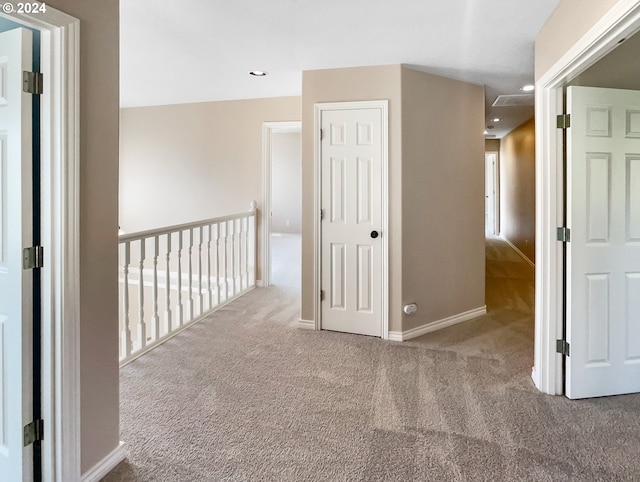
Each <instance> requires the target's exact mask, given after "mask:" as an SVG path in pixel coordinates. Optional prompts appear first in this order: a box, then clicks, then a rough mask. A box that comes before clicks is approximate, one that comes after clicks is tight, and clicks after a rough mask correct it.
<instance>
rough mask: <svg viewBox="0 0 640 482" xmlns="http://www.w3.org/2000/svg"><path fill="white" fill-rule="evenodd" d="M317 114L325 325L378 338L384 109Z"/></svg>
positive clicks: (382, 233) (380, 303)
mask: <svg viewBox="0 0 640 482" xmlns="http://www.w3.org/2000/svg"><path fill="white" fill-rule="evenodd" d="M321 115H322V117H321V128H322V140H321V146H320V148H321V153H320V161H321V171H322V173H321V174H322V181H321V182H322V188H321V191H322V196H321V197H322V199H321V203H322V204H321V208H322V212H323V216H322V234H321V238H322V239H321V258H322V270H321V276H322V284H321V289H322V293H323V294H324V296H323V297H322V300H321V319H322V329H323V330H335V331H343V332H348V333H357V334H361V335H371V336H383V320H382V306H383V301H382V300H383V265H382V263H383V243H382V239H381V237H382V236H386V235H387V233H385V232H382V229H383V213H382V209H383V202H382V195H383V193H382V189H383V181H382V179H383V157H384V156H383V148H384V145H385V144H384V142H383V110H382V109H381V108H360V109H358V108H353V109H349V108H344V109H336V110H323V111H322V114H321Z"/></svg>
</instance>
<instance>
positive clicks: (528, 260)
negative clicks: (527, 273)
mask: <svg viewBox="0 0 640 482" xmlns="http://www.w3.org/2000/svg"><path fill="white" fill-rule="evenodd" d="M500 239H502V240H503V241H504V242H505V243H507V244H508V245H509V246H511V248H513V250H514V251H515V252H516V253H518V254H519V255H520V257H521V258H522V259H524V260H525V261H526V262H527V263H529V264H530V265H531V266H533V267H534V268H535V267H536V265H535V264H534V263H533V261H531V260H530V259H529V258H527V257H526V256H525V254H524V253H523V252H522V251H520V250H519V249H518V248H517V247H516V245H515V244H513V243H512V242H511V241H509V240H508V239H507V238H505V237H504V236H500Z"/></svg>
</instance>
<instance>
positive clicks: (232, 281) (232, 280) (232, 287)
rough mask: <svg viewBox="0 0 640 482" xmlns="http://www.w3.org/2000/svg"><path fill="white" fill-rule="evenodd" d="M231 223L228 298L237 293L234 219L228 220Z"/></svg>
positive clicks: (228, 242)
mask: <svg viewBox="0 0 640 482" xmlns="http://www.w3.org/2000/svg"><path fill="white" fill-rule="evenodd" d="M229 225H231V227H230V229H229V234H230V235H231V239H230V240H229V236H227V246H228V248H229V257H230V258H231V260H230V262H229V263H228V264H227V268H228V269H227V284H228V285H229V286H228V287H227V290H228V291H229V293H230V296H227V299H228V298H230V297H232V296H233V295H235V294H236V290H235V278H234V276H233V261H234V259H233V255H234V249H233V248H234V246H233V244H234V239H235V230H234V224H233V220H229V221H227V226H229Z"/></svg>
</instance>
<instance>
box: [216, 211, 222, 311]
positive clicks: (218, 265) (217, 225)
mask: <svg viewBox="0 0 640 482" xmlns="http://www.w3.org/2000/svg"><path fill="white" fill-rule="evenodd" d="M220 229H221V227H220V223H217V224H216V292H217V295H216V296H217V298H216V305H219V304H220V299H221V298H220V238H221V233H220Z"/></svg>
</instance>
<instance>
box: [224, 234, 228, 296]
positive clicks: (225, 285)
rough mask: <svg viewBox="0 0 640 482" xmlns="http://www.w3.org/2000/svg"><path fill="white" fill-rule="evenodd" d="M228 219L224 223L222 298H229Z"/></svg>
mask: <svg viewBox="0 0 640 482" xmlns="http://www.w3.org/2000/svg"><path fill="white" fill-rule="evenodd" d="M228 258H229V221H225V223H224V299H225V301H226V300H228V299H229V263H228Z"/></svg>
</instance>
